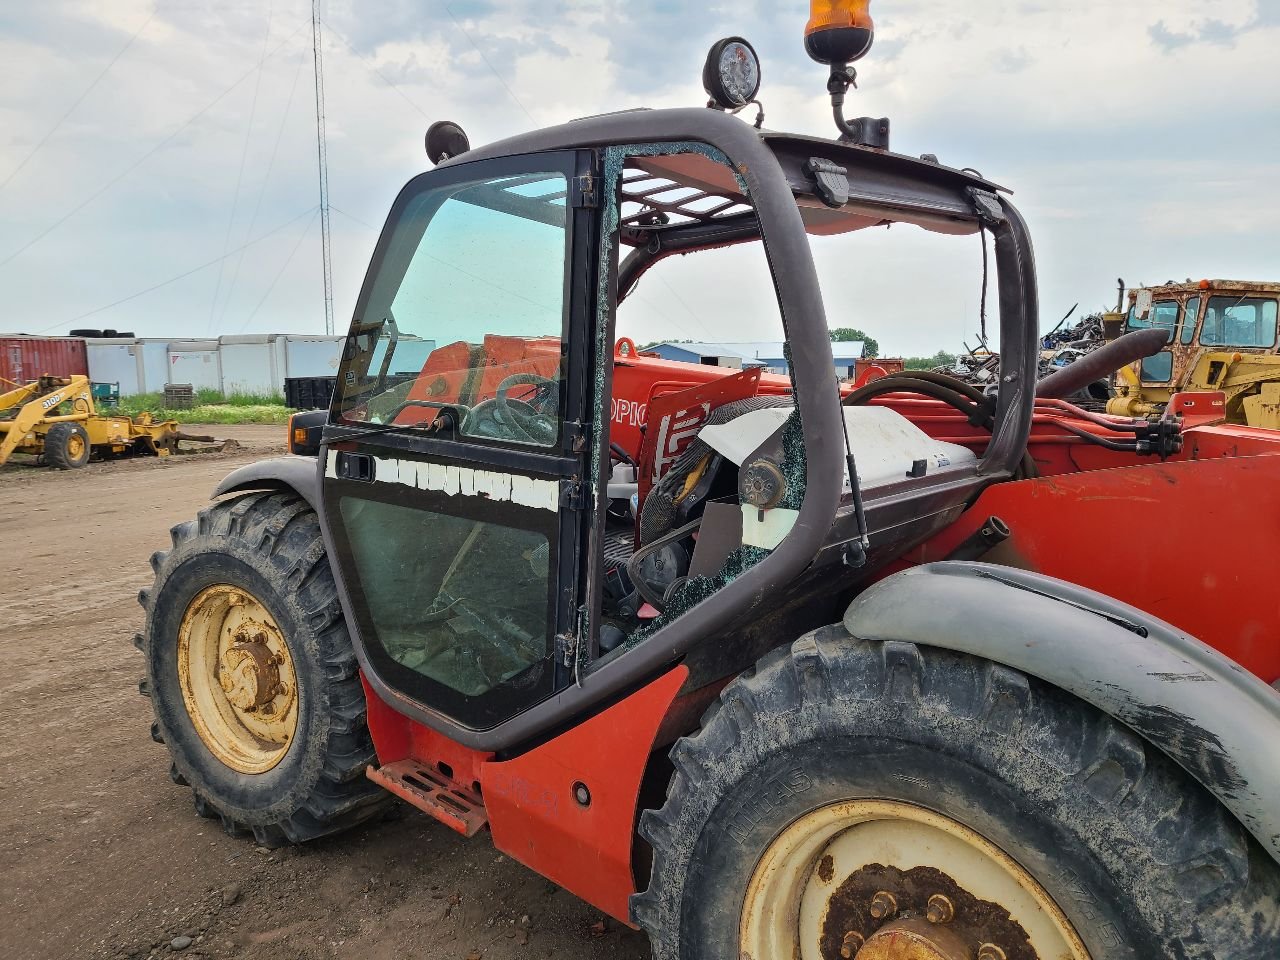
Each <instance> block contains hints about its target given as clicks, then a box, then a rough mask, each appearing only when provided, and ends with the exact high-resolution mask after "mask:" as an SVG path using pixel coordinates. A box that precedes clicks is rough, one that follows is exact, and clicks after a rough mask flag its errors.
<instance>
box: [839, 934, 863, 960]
mask: <svg viewBox="0 0 1280 960" xmlns="http://www.w3.org/2000/svg"><path fill="white" fill-rule="evenodd" d="M864 943H866V938H864V937H863V936H862V934H860V933H859V932H858V931H857V930H850V931H849V932H848V933H846V934H845V935H844V939H843V940H842V941H840V956H842V957H844V960H851V958H852V957H854V956H856V955H857V953H858V951H859V950H861V949H862V945H863V944H864Z"/></svg>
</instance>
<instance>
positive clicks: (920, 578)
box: [844, 562, 1280, 861]
mask: <svg viewBox="0 0 1280 960" xmlns="http://www.w3.org/2000/svg"><path fill="white" fill-rule="evenodd" d="M844 625H845V629H847V630H848V631H849V632H850V633H851V634H853V635H854V636H856V637H860V638H862V639H864V640H900V641H907V642H911V643H918V644H923V645H926V646H932V647H940V648H943V649H946V650H954V651H956V652H959V653H967V654H971V655H973V656H977V657H983V658H985V659H987V660H991V661H994V662H997V663H1001V664H1004V665H1005V666H1008V667H1012V668H1013V669H1015V670H1020V671H1022V672H1023V673H1026V674H1028V675H1030V676H1034V677H1038V678H1039V679H1041V680H1043V681H1045V682H1046V683H1051V684H1053V685H1055V686H1057V687H1061V688H1062V689H1063V690H1066V691H1069V692H1070V693H1072V694H1074V695H1075V696H1077V697H1079V698H1080V699H1081V700H1084V701H1087V702H1088V703H1091V704H1092V705H1093V706H1095V707H1097V708H1098V709H1099V710H1102V711H1104V712H1106V713H1108V714H1110V715H1111V716H1113V717H1115V718H1116V719H1117V720H1119V721H1121V722H1122V723H1124V724H1126V725H1127V726H1129V727H1131V728H1132V729H1133V730H1134V731H1135V732H1136V733H1138V734H1139V735H1140V736H1142V737H1143V738H1145V739H1146V740H1148V741H1149V742H1150V743H1151V744H1152V745H1153V746H1155V747H1156V748H1157V749H1159V750H1161V751H1162V752H1164V753H1165V754H1167V755H1168V756H1169V757H1170V758H1171V759H1172V760H1174V761H1175V762H1176V763H1177V764H1178V765H1180V766H1181V767H1183V768H1184V769H1185V770H1186V771H1187V772H1188V773H1190V774H1191V775H1192V776H1194V777H1195V778H1196V779H1197V780H1198V781H1199V782H1200V783H1201V784H1202V785H1203V786H1204V787H1205V789H1206V790H1208V791H1209V792H1210V793H1212V794H1213V795H1214V796H1215V797H1217V798H1218V800H1219V801H1220V802H1221V803H1222V804H1223V806H1225V807H1226V808H1227V809H1228V810H1230V811H1231V812H1232V813H1233V814H1235V816H1236V817H1238V818H1239V820H1240V822H1241V823H1243V824H1244V826H1245V827H1246V829H1248V830H1249V832H1250V833H1252V834H1253V835H1254V836H1255V837H1256V838H1257V839H1258V842H1259V843H1261V844H1262V846H1263V847H1264V848H1265V849H1266V850H1267V851H1268V852H1269V853H1270V854H1271V856H1272V857H1273V858H1275V859H1276V860H1278V861H1280V693H1278V692H1277V691H1276V690H1273V689H1272V688H1271V687H1269V686H1268V685H1267V684H1266V683H1264V682H1263V681H1262V680H1260V679H1258V678H1257V677H1256V676H1254V675H1253V674H1251V673H1249V672H1247V671H1246V670H1244V669H1243V668H1241V667H1240V666H1239V665H1238V664H1236V663H1235V662H1233V661H1232V660H1230V659H1228V658H1227V657H1225V656H1223V655H1222V654H1221V653H1219V652H1218V651H1217V650H1214V649H1213V648H1212V647H1210V646H1208V645H1207V644H1204V643H1202V642H1200V641H1199V640H1197V639H1195V638H1194V637H1191V636H1189V635H1187V634H1185V633H1183V632H1182V631H1180V630H1178V629H1177V628H1176V627H1173V626H1171V625H1169V624H1167V623H1165V622H1164V621H1163V620H1158V619H1156V618H1155V617H1152V616H1150V615H1149V614H1146V613H1144V612H1143V611H1141V610H1138V609H1136V608H1135V607H1130V606H1128V605H1127V604H1123V603H1120V602H1119V601H1117V600H1113V599H1112V598H1110V597H1107V596H1104V595H1103V594H1100V593H1096V592H1094V591H1092V590H1086V589H1083V588H1081V587H1078V586H1075V585H1074V584H1070V583H1067V582H1065V581H1062V580H1057V579H1054V578H1053V577H1046V576H1044V575H1043V574H1039V573H1031V572H1028V571H1025V570H1017V569H1014V568H1011V567H1001V566H995V565H992V564H986V563H960V562H950V563H948V562H941V563H930V564H924V565H922V566H919V567H914V568H912V569H910V570H906V571H903V572H901V573H897V574H894V575H892V576H890V577H887V578H885V579H884V580H882V581H880V582H879V583H877V584H875V585H874V586H872V587H870V588H868V589H867V590H866V591H865V592H864V593H862V594H860V595H859V596H858V597H857V598H856V599H855V600H854V601H853V603H852V604H850V605H849V608H848V610H846V611H845V615H844Z"/></svg>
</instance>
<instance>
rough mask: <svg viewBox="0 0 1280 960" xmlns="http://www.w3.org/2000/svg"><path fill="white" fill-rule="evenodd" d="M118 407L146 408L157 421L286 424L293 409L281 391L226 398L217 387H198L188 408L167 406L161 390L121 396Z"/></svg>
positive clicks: (136, 410) (129, 411) (130, 411)
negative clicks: (171, 408)
mask: <svg viewBox="0 0 1280 960" xmlns="http://www.w3.org/2000/svg"><path fill="white" fill-rule="evenodd" d="M116 409H117V410H118V411H119V412H120V413H125V414H128V415H129V416H131V417H136V416H137V415H138V414H140V413H143V412H144V411H145V412H147V413H150V414H151V416H153V417H154V418H155V419H157V420H177V421H178V422H179V423H287V422H288V420H289V415H290V414H292V413H293V412H294V411H293V410H292V409H291V408H289V407H286V406H285V405H284V397H283V396H281V395H280V394H254V393H233V394H231V395H230V396H229V397H223V396H222V394H221V393H219V392H218V391H217V390H197V391H196V402H195V406H193V407H192V408H191V409H189V410H170V409H167V408H166V407H165V406H164V394H162V393H139V394H136V395H135V396H132V397H121V398H120V405H119V406H118V407H117V408H116Z"/></svg>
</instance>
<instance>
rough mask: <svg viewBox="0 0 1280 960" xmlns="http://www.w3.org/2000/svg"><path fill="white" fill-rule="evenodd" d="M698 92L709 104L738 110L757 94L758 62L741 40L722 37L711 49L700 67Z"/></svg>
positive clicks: (749, 48)
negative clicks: (707, 99)
mask: <svg viewBox="0 0 1280 960" xmlns="http://www.w3.org/2000/svg"><path fill="white" fill-rule="evenodd" d="M702 88H703V89H704V90H706V91H707V96H709V97H710V98H711V104H709V105H714V106H717V107H720V108H721V109H722V110H735V111H736V110H741V109H742V108H743V107H745V106H746V105H747V104H748V103H750V102H751V101H753V100H754V99H755V98H756V94H757V93H758V92H759V91H760V58H759V57H758V56H756V50H755V47H753V46H751V44H749V43H747V41H746V40H744V39H742V37H725V38H724V39H723V40H717V41H716V42H715V43H713V44H712V45H711V49H710V50H709V51H708V52H707V62H706V63H705V64H704V65H703V67H702Z"/></svg>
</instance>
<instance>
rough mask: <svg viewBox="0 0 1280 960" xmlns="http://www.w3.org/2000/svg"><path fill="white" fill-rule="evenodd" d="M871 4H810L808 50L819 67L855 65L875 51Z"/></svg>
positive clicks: (816, 0) (867, 0) (815, 0)
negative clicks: (853, 63) (844, 64)
mask: <svg viewBox="0 0 1280 960" xmlns="http://www.w3.org/2000/svg"><path fill="white" fill-rule="evenodd" d="M870 6H871V0H810V3H809V22H808V23H806V24H805V25H804V48H805V51H806V52H807V53H808V54H809V56H810V57H812V58H813V59H814V60H817V61H818V62H819V63H830V64H841V63H852V62H853V61H855V60H858V59H861V58H862V57H863V56H864V55H865V54H866V52H867V51H868V50H870V49H871V41H872V40H873V39H874V37H875V27H874V24H872V22H871V12H870V9H869V8H870Z"/></svg>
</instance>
